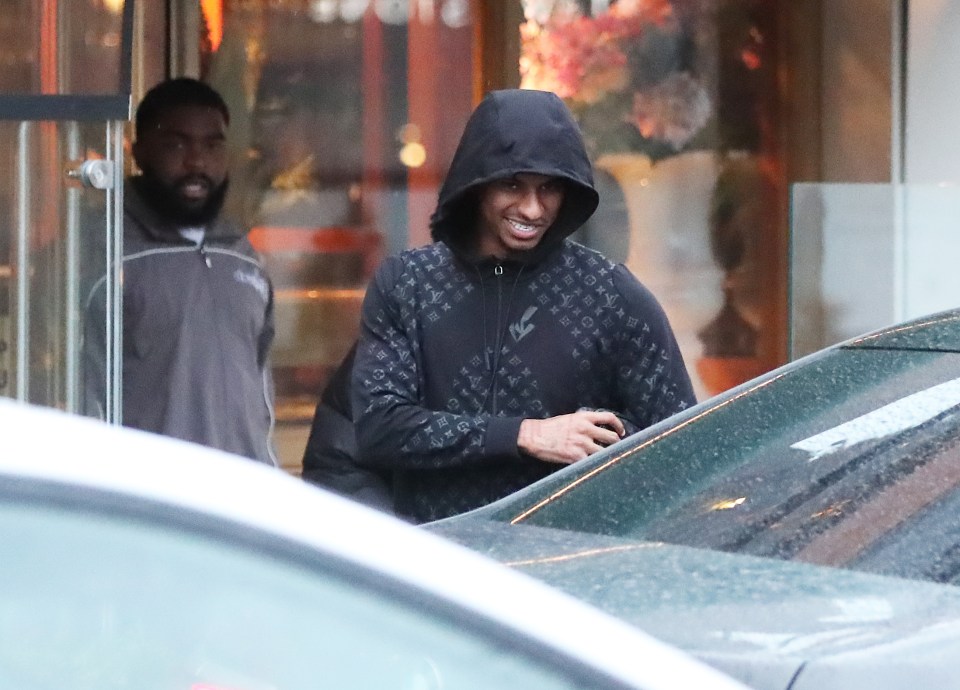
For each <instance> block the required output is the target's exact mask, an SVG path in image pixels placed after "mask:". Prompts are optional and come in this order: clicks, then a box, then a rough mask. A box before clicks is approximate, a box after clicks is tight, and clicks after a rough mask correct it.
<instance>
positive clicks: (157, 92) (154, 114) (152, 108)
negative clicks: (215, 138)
mask: <svg viewBox="0 0 960 690" xmlns="http://www.w3.org/2000/svg"><path fill="white" fill-rule="evenodd" d="M184 105H193V106H201V107H203V106H206V107H209V108H215V109H216V110H218V111H220V114H221V115H223V120H224V122H225V123H226V124H230V109H229V108H228V107H227V104H226V101H224V100H223V97H222V96H221V95H220V94H219V93H217V91H216V90H214V89H213V87H211V86H210V85H209V84H206V83H204V82H202V81H199V80H197V79H191V78H190V77H177V78H175V79H168V80H166V81H162V82H160V83H159V84H157V85H156V86H154V87H153V88H152V89H150V90H149V91H147V93H146V94H145V95H144V97H143V100H142V101H140V105H139V106H138V107H137V117H136V121H135V123H134V131H135V135H136V137H137V139H139V138H140V137H141V136H143V133H144V132H145V131H146V130H147V129H148V128H149V127H151V126H152V125H154V124H156V122H157V121H158V120H159V119H160V117H161V116H162V115H163V114H164V113H166V112H168V111H169V110H172V109H174V108H179V107H180V106H184Z"/></svg>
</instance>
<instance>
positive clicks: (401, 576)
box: [0, 400, 743, 690]
mask: <svg viewBox="0 0 960 690" xmlns="http://www.w3.org/2000/svg"><path fill="white" fill-rule="evenodd" d="M0 419H2V420H3V425H2V426H3V428H4V445H5V449H4V452H3V453H2V454H0V476H4V475H6V476H8V477H15V478H19V479H21V480H24V479H28V480H33V481H39V482H50V483H54V484H68V485H70V486H72V487H78V488H87V489H92V490H95V491H96V492H107V493H109V494H114V495H119V496H122V497H127V498H133V499H135V500H142V501H145V502H150V503H160V504H164V505H168V506H171V507H174V508H177V509H179V510H181V511H188V512H190V513H194V514H197V515H202V516H205V517H212V518H216V519H217V520H223V521H227V522H229V523H233V524H236V525H239V526H242V527H245V528H253V529H255V530H258V531H259V532H261V533H264V534H267V535H270V536H272V537H276V538H277V539H280V540H286V541H292V542H295V543H297V544H299V545H302V546H304V547H308V548H310V549H312V550H314V551H316V552H318V553H323V554H331V555H334V556H336V557H339V558H342V559H345V560H347V561H349V562H352V563H354V564H357V565H360V566H363V567H369V568H372V569H376V570H377V571H379V572H381V573H383V574H384V575H386V576H388V577H391V578H394V579H395V580H397V581H400V582H404V583H407V584H408V585H409V586H411V587H414V588H418V589H424V590H426V591H428V592H429V593H432V594H433V595H435V596H440V597H442V598H443V599H445V600H446V601H448V602H450V603H453V604H455V605H457V606H459V607H462V608H463V609H466V610H470V611H472V612H474V613H475V614H476V615H478V616H479V617H480V618H483V619H492V620H494V621H496V622H498V623H499V624H501V625H504V626H506V627H508V628H512V629H514V630H515V631H521V634H527V635H530V636H531V637H533V638H534V639H537V640H538V641H539V642H540V643H541V644H546V645H547V646H550V647H553V648H555V649H558V650H560V651H562V652H564V653H565V654H567V655H568V656H570V657H571V658H574V659H580V660H590V662H588V663H591V664H595V665H596V666H598V667H600V668H602V669H604V670H605V671H606V672H607V674H608V675H610V676H611V677H613V678H616V679H618V680H620V681H621V682H627V683H631V684H635V685H638V686H641V687H647V688H682V687H695V686H700V687H711V688H718V689H721V690H722V689H725V688H730V689H731V690H733V689H734V688H740V689H741V690H742V687H743V686H741V685H739V684H738V683H736V682H735V681H733V680H731V679H728V678H727V677H726V676H723V675H722V674H719V673H718V672H716V671H714V670H713V669H710V668H709V667H707V666H706V665H704V664H702V663H700V662H697V661H694V660H693V659H692V658H691V657H689V656H688V655H686V654H685V653H683V652H680V651H678V650H676V649H674V648H673V647H670V646H668V645H666V644H664V643H661V642H659V641H658V640H655V639H654V638H652V637H649V636H648V635H646V634H644V633H642V632H640V631H638V630H636V629H635V628H633V627H631V626H629V625H628V624H626V623H623V622H620V621H617V620H615V619H614V618H613V617H609V616H607V615H606V614H603V613H601V612H599V611H598V610H596V609H594V608H592V607H590V606H588V605H586V604H584V603H582V602H579V601H577V600H575V599H574V598H572V597H568V596H567V595H563V594H561V593H560V592H558V591H555V590H553V589H551V588H549V587H547V586H545V585H543V584H541V583H538V582H536V581H535V580H533V579H532V578H529V577H527V576H525V575H522V574H520V573H517V572H514V571H512V570H510V569H508V568H505V567H503V566H500V565H498V564H496V563H494V562H493V561H492V560H488V559H486V558H484V557H482V556H480V555H478V554H476V553H474V552H472V551H470V550H468V549H466V548H463V547H460V546H457V545H455V544H453V543H449V542H447V541H445V540H443V539H441V538H439V537H437V536H435V535H431V534H429V533H427V532H426V531H424V530H422V529H419V528H417V527H414V526H412V525H408V524H405V523H402V522H401V521H400V520H397V519H395V518H392V517H390V516H387V515H385V514H382V513H379V512H377V511H375V510H372V509H369V508H366V507H363V506H361V505H359V504H356V503H354V502H352V501H349V500H347V499H344V498H341V497H338V496H336V495H334V494H332V493H329V492H326V491H323V490H321V489H318V488H316V487H313V486H311V485H309V484H307V483H306V482H303V481H301V480H299V479H297V478H294V477H292V476H290V475H288V474H286V473H285V472H283V471H281V470H278V469H276V468H272V467H268V466H266V465H261V464H260V463H256V462H253V461H249V460H246V459H244V458H239V457H237V456H233V455H230V454H227V453H223V452H220V451H216V450H212V449H209V448H204V447H201V446H198V445H195V444H191V443H186V442H182V441H177V440H174V439H168V438H164V437H160V436H155V435H153V434H147V433H145V432H139V431H136V430H132V429H125V428H118V427H114V426H110V425H107V424H106V423H103V422H99V421H96V420H91V419H87V418H83V417H79V416H75V415H70V414H66V413H63V412H60V411H57V410H53V409H49V408H40V407H35V406H31V405H26V404H23V403H18V402H14V401H10V400H0ZM330 526H335V528H332V529H331V527H330ZM544 611H548V612H550V613H551V615H547V616H545V615H543V613H544ZM561 613H562V617H563V618H562V620H563V621H564V624H563V625H558V624H557V622H558V618H557V616H558V615H560V614H561ZM583 630H591V634H590V635H582V634H580V631H583ZM644 650H646V652H647V653H643V652H644ZM641 657H642V659H643V661H642V662H639V661H638V658H641ZM667 677H668V678H669V679H670V680H669V682H668V683H665V682H664V678H667Z"/></svg>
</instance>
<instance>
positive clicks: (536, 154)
mask: <svg viewBox="0 0 960 690" xmlns="http://www.w3.org/2000/svg"><path fill="white" fill-rule="evenodd" d="M518 173H535V174H539V175H549V176H555V177H560V178H563V179H564V180H565V181H566V187H565V191H564V200H563V205H562V206H561V207H560V212H559V214H558V215H557V219H556V221H554V224H553V226H551V228H550V230H549V231H548V232H547V234H546V236H545V237H544V240H543V241H542V242H541V243H540V245H539V246H538V247H537V249H536V250H534V252H533V253H535V254H536V255H537V256H540V255H542V253H543V252H544V251H545V250H547V249H549V248H550V247H552V246H554V245H556V244H558V243H559V242H560V241H561V240H562V239H563V238H565V237H567V236H568V235H570V234H571V233H572V232H574V231H575V230H577V229H578V228H579V227H580V226H581V225H583V224H584V223H585V222H586V221H587V219H588V218H590V216H591V215H592V214H593V212H594V211H595V210H596V208H597V204H598V202H599V196H598V194H597V191H596V190H595V189H594V186H593V169H592V167H591V165H590V159H589V158H588V157H587V151H586V147H585V146H584V143H583V138H582V136H581V134H580V128H579V127H578V126H577V123H576V120H574V118H573V115H572V113H571V112H570V110H569V109H568V108H567V106H566V105H565V104H564V102H563V101H562V100H560V98H559V97H558V96H557V95H556V94H553V93H550V92H548V91H534V90H531V89H505V90H502V91H492V92H490V93H489V94H487V96H486V97H484V99H483V101H481V103H480V105H478V106H477V108H476V109H475V110H474V111H473V114H472V115H471V116H470V119H469V120H468V121H467V125H466V127H465V128H464V131H463V135H462V136H461V137H460V144H459V146H458V147H457V151H456V153H455V154H454V156H453V162H452V163H451V164H450V171H449V172H448V173H447V177H446V179H445V180H444V183H443V186H442V187H441V189H440V197H439V201H438V203H437V208H436V210H435V211H434V213H433V216H432V217H431V219H430V231H431V236H432V237H433V239H434V240H435V241H443V242H445V243H446V244H448V245H450V246H451V247H452V248H454V249H455V250H461V251H462V250H463V248H464V246H465V245H466V244H467V242H468V241H469V240H470V239H471V238H472V236H473V234H474V233H475V232H476V228H477V221H478V214H477V211H478V208H477V204H478V196H477V192H478V191H479V190H480V188H481V187H483V185H485V184H487V183H489V182H492V181H494V180H497V179H502V178H507V177H512V176H513V175H516V174H518Z"/></svg>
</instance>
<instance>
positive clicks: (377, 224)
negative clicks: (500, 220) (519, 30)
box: [201, 0, 478, 467]
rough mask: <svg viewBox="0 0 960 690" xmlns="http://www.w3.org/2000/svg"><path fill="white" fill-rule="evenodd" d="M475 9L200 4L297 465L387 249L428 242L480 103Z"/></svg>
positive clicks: (446, 3)
mask: <svg viewBox="0 0 960 690" xmlns="http://www.w3.org/2000/svg"><path fill="white" fill-rule="evenodd" d="M477 8H478V3H477V2H476V0H473V1H472V2H468V1H467V0H430V1H428V2H416V3H406V2H401V3H393V2H389V3H384V2H366V1H364V0H361V1H360V2H303V1H301V0H283V1H280V2H276V1H269V2H268V1H267V0H260V1H256V0H227V1H226V2H224V3H222V5H218V4H217V3H203V6H202V12H203V20H204V21H203V26H204V27H205V33H204V37H203V40H202V42H201V47H202V51H203V52H202V55H201V65H202V67H203V77H204V78H205V79H206V80H207V81H209V82H210V83H211V84H212V85H213V86H214V87H216V88H217V89H218V90H220V91H221V92H222V93H223V95H224V97H225V99H226V100H227V102H228V103H229V105H230V109H231V123H230V133H229V137H230V145H231V147H232V148H233V162H232V165H231V194H230V198H229V200H228V209H229V210H230V211H231V212H232V213H233V214H234V215H236V216H238V217H240V218H242V219H243V221H244V223H245V225H246V226H248V227H250V228H252V233H251V240H252V241H253V242H254V245H255V246H256V247H257V248H258V250H260V251H261V252H262V253H263V254H264V256H265V258H266V262H267V266H268V269H269V271H270V274H271V276H272V278H273V280H274V283H275V288H276V326H277V334H276V339H275V342H274V347H273V351H272V360H273V366H274V380H275V382H276V386H277V420H278V426H277V429H276V434H275V438H276V440H277V446H278V450H279V451H280V455H281V460H282V462H283V463H284V464H285V465H287V466H290V467H294V466H296V467H298V466H299V464H300V461H301V458H302V454H303V448H304V444H305V442H306V437H307V431H308V427H309V422H310V419H311V418H312V415H313V410H314V407H315V405H316V402H317V398H318V395H319V392H320V390H321V388H322V386H323V384H324V383H325V381H326V379H327V377H328V376H329V374H330V373H332V370H333V369H334V368H335V366H336V365H337V364H338V363H339V362H340V360H341V359H342V358H343V356H344V355H345V354H346V352H347V350H348V349H349V347H350V345H351V344H352V342H353V340H354V339H355V337H356V334H357V331H358V328H359V309H360V302H361V300H362V298H363V293H364V290H365V288H366V284H367V281H368V280H369V278H370V277H371V274H372V271H373V269H374V268H375V267H376V265H377V263H378V262H379V260H380V258H381V257H382V256H383V255H384V254H385V253H387V252H394V251H398V250H400V249H404V248H406V247H407V246H409V245H419V244H423V243H425V242H427V241H428V240H429V237H428V232H429V231H428V226H429V216H430V213H431V212H432V211H433V206H434V204H435V203H436V198H437V193H438V191H439V186H440V183H441V181H442V178H443V176H444V174H445V173H446V168H447V166H448V164H449V161H450V159H451V158H452V156H453V152H454V149H455V147H456V144H457V142H458V140H459V136H460V133H461V131H462V128H463V125H464V123H465V122H466V119H467V116H468V115H469V113H470V110H471V109H472V106H473V88H474V62H473V60H474V58H473V30H474V29H473V27H472V25H471V17H472V16H473V13H474V12H476V11H477Z"/></svg>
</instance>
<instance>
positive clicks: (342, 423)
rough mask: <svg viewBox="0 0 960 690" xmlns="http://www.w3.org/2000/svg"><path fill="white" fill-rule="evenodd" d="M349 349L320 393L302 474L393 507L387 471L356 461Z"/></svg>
mask: <svg viewBox="0 0 960 690" xmlns="http://www.w3.org/2000/svg"><path fill="white" fill-rule="evenodd" d="M355 352H356V349H355V347H354V348H352V349H351V350H350V352H349V353H348V354H347V356H346V357H345V358H344V360H343V362H341V364H340V366H339V367H337V370H336V371H335V372H334V373H333V375H332V376H331V377H330V381H329V383H328V384H327V386H326V388H325V389H324V391H323V394H322V395H321V396H320V401H319V403H318V404H317V409H316V411H315V413H314V415H313V423H312V424H311V425H310V436H309V438H308V439H307V446H306V450H305V452H304V455H303V475H302V476H303V478H304V479H305V480H307V481H308V482H310V483H311V484H316V485H317V486H322V487H324V488H327V489H330V490H331V491H335V492H337V493H339V494H342V495H344V496H347V497H349V498H352V499H354V500H357V501H359V502H361V503H366V504H367V505H370V506H372V507H374V508H379V509H381V510H384V511H388V512H389V511H392V509H393V499H392V497H391V494H390V486H389V482H388V477H389V475H388V473H387V472H385V471H379V472H378V471H376V470H373V469H368V468H365V467H360V466H359V465H358V464H357V441H356V435H355V432H354V426H353V418H352V415H351V413H350V399H349V393H350V374H351V371H352V368H353V361H354V354H355Z"/></svg>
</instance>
